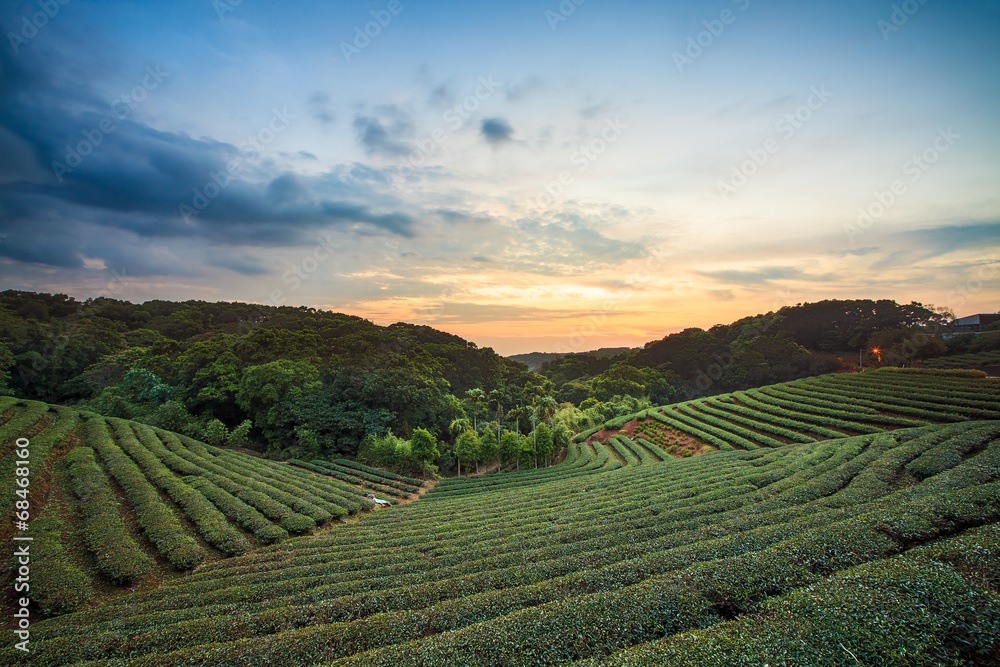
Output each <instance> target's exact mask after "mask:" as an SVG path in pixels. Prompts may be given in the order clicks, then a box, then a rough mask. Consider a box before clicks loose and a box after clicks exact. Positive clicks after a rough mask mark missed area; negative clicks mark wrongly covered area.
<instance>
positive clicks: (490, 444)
mask: <svg viewBox="0 0 1000 667" xmlns="http://www.w3.org/2000/svg"><path fill="white" fill-rule="evenodd" d="M499 450H500V443H499V442H497V437H496V435H495V434H494V429H493V425H492V424H488V425H487V427H486V429H485V430H484V431H483V434H482V436H480V438H479V457H480V458H481V459H482V461H483V463H489V462H490V461H492V460H493V459H494V457H496V455H497V453H498V452H499Z"/></svg>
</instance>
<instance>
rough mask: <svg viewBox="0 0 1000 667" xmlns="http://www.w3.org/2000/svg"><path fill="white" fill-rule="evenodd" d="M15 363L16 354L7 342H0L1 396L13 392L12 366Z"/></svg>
mask: <svg viewBox="0 0 1000 667" xmlns="http://www.w3.org/2000/svg"><path fill="white" fill-rule="evenodd" d="M13 365H14V355H13V354H12V353H11V351H10V348H9V347H7V344H6V343H3V342H0V396H5V395H9V394H13V393H14V392H13V391H11V389H10V386H9V384H10V367H11V366H13Z"/></svg>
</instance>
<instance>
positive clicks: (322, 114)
mask: <svg viewBox="0 0 1000 667" xmlns="http://www.w3.org/2000/svg"><path fill="white" fill-rule="evenodd" d="M309 115H310V116H312V117H313V119H315V120H317V121H319V122H320V123H321V124H323V125H332V124H333V122H334V121H335V120H336V116H334V114H333V112H332V111H331V110H330V96H329V95H327V94H326V93H324V92H323V91H316V92H315V93H313V96H312V97H310V98H309Z"/></svg>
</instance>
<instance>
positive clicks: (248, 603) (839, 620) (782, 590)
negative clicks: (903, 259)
mask: <svg viewBox="0 0 1000 667" xmlns="http://www.w3.org/2000/svg"><path fill="white" fill-rule="evenodd" d="M619 444H622V443H619ZM626 448H627V449H628V451H631V452H632V453H633V455H634V456H635V458H636V459H638V462H636V461H630V462H629V464H623V461H622V460H621V459H625V458H627V456H626V452H625V450H626ZM613 453H617V456H613ZM653 454H654V452H652V451H648V452H647V456H648V459H647V460H644V459H643V458H642V457H640V455H639V453H638V451H637V450H633V449H631V447H628V446H627V445H625V444H622V450H621V451H619V450H618V449H617V448H615V447H613V446H612V447H606V446H604V445H601V444H599V443H598V444H597V445H596V446H594V445H591V444H582V445H580V446H579V447H577V448H574V450H573V453H571V455H570V457H568V459H567V460H566V461H565V462H564V463H562V464H560V465H559V466H556V467H554V468H551V469H548V470H541V471H537V472H536V471H526V472H523V473H520V474H501V475H493V476H486V477H482V478H480V479H479V480H476V481H468V480H461V481H458V480H456V481H454V482H450V483H442V484H440V485H438V487H436V488H435V489H434V490H432V491H430V492H429V493H427V494H426V495H425V496H424V497H423V499H422V500H421V501H420V502H417V503H410V504H407V505H405V506H401V507H399V508H396V509H395V510H393V511H392V512H379V513H373V514H369V515H366V516H365V517H364V518H362V519H361V520H360V521H359V522H357V523H355V524H353V525H350V526H341V527H337V528H335V529H333V530H331V531H328V532H326V533H324V534H321V535H315V536H309V537H301V538H294V539H289V540H286V541H284V542H281V543H280V544H276V545H272V546H269V547H265V548H263V549H260V550H257V551H254V552H251V553H248V554H245V555H243V556H237V557H234V558H229V559H226V560H221V561H218V562H213V563H208V564H205V565H202V566H200V567H198V568H197V569H196V571H195V572H194V573H193V574H191V575H190V576H188V577H184V578H183V579H179V580H175V581H172V582H170V583H168V584H166V585H164V586H162V587H160V588H159V589H157V590H153V591H148V592H141V593H136V594H135V595H129V596H127V597H122V598H119V599H117V600H114V601H112V602H110V603H108V604H105V605H103V606H102V607H99V608H97V609H93V610H87V611H82V612H77V613H74V614H69V615H65V616H60V617H57V618H53V619H50V620H47V621H44V622H42V623H39V624H37V625H36V626H33V628H34V633H33V637H34V640H35V643H34V644H33V653H32V656H31V664H33V665H71V664H79V665H94V666H96V665H98V664H100V665H109V666H114V665H135V666H140V665H149V666H150V667H152V666H156V667H160V666H164V667H166V666H170V665H188V664H199V665H261V664H269V665H312V664H323V665H359V666H361V665H364V666H366V667H370V666H373V665H392V666H394V667H395V666H402V665H509V664H565V663H571V662H574V661H584V663H583V664H587V665H605V664H606V665H626V664H627V665H647V664H670V665H674V664H676V665H691V664H698V665H732V664H748V665H749V664H753V665H762V664H765V663H766V664H796V665H805V664H808V665H855V664H859V663H860V664H865V665H914V664H941V665H946V664H947V665H960V664H987V662H986V661H988V660H990V659H995V658H996V657H997V656H1000V644H996V643H995V642H996V639H995V638H996V637H997V636H998V633H1000V598H998V595H997V585H998V582H1000V422H998V421H966V422H961V423H955V424H947V425H936V426H924V427H920V428H904V429H900V430H896V431H894V432H891V433H875V434H865V435H860V436H855V437H851V438H846V439H831V440H825V441H821V442H813V443H802V444H799V445H796V446H787V447H777V448H761V449H756V450H749V451H735V450H734V451H725V452H717V453H713V454H710V455H707V456H698V457H693V458H688V459H681V460H675V459H670V460H668V462H666V463H664V462H656V461H655V460H653V458H654V457H653ZM991 652H992V653H991ZM991 655H992V656H993V658H990V656H991Z"/></svg>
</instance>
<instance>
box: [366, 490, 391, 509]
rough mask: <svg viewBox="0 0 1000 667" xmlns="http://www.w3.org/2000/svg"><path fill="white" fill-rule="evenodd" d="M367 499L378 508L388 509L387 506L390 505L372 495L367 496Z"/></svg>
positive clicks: (386, 501)
mask: <svg viewBox="0 0 1000 667" xmlns="http://www.w3.org/2000/svg"><path fill="white" fill-rule="evenodd" d="M368 499H369V500H371V501H373V502H374V503H375V504H376V505H378V506H379V507H388V506H389V505H391V504H392V503H390V502H389V501H388V500H381V499H379V498H376V497H375V494H374V493H370V494H368Z"/></svg>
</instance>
